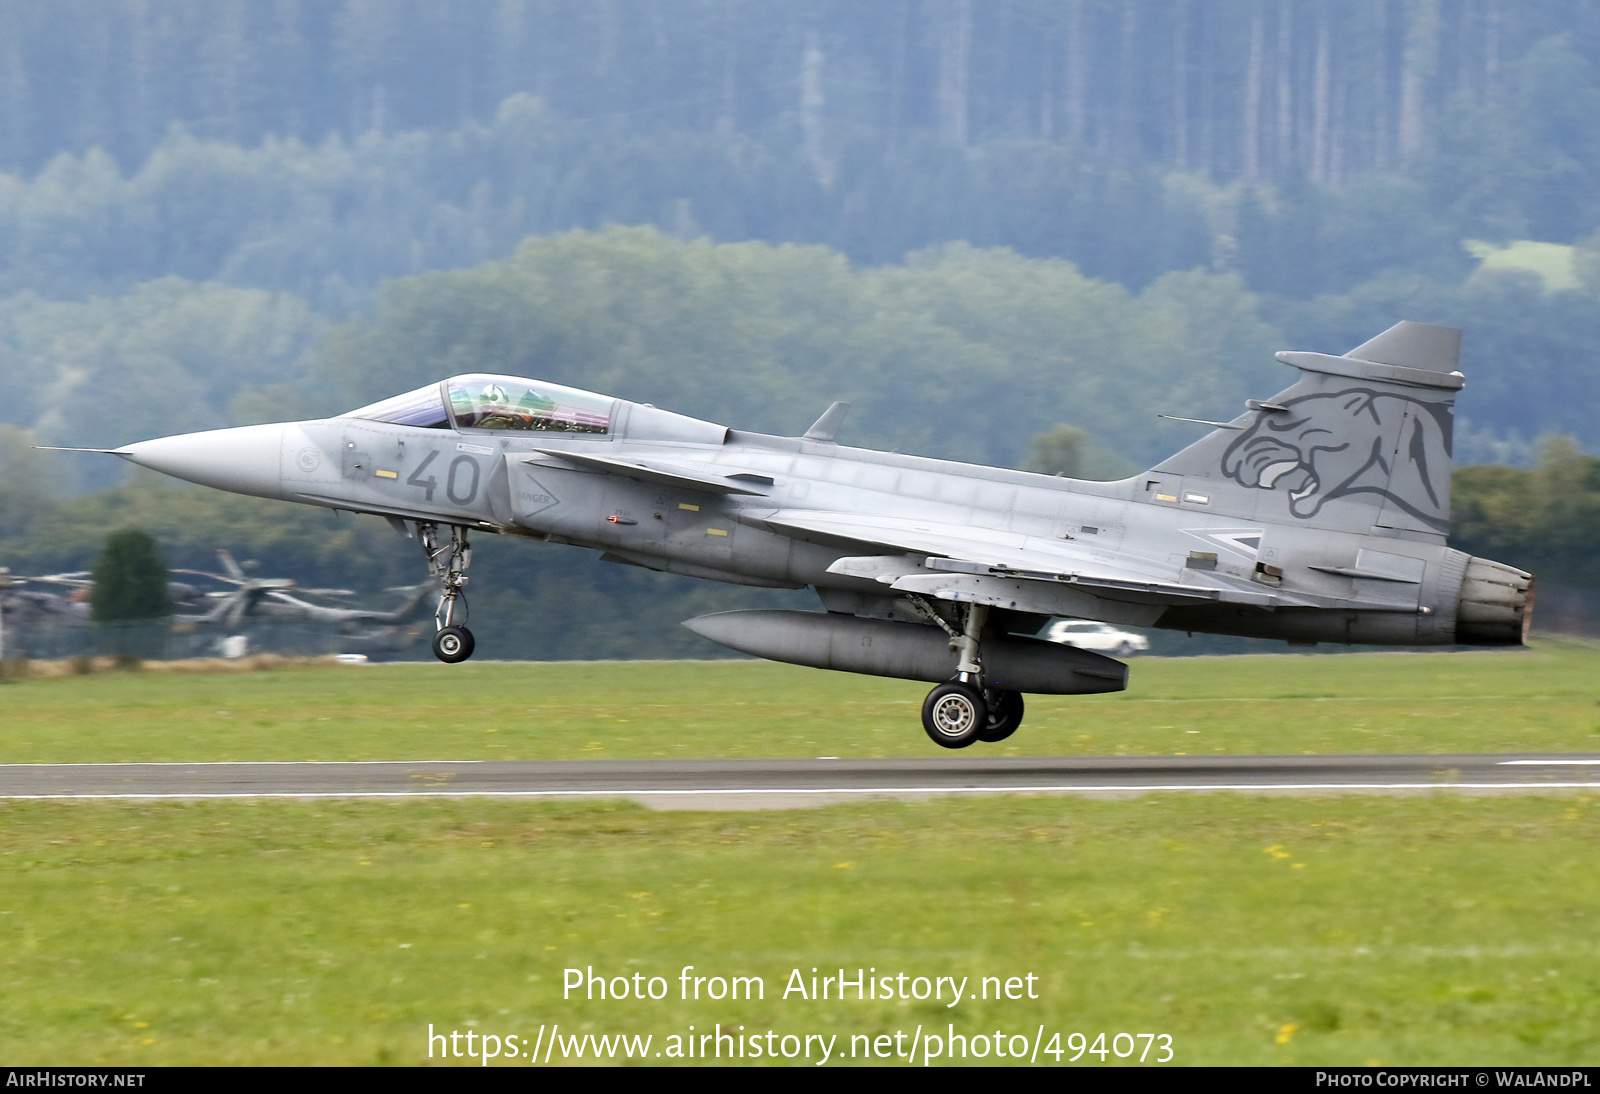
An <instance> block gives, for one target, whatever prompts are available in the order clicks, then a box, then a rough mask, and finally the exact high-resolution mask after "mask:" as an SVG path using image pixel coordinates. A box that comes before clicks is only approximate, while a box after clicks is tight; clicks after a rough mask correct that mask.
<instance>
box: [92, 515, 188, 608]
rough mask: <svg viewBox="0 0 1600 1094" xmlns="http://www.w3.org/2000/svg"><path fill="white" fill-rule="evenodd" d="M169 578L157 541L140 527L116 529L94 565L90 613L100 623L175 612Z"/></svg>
mask: <svg viewBox="0 0 1600 1094" xmlns="http://www.w3.org/2000/svg"><path fill="white" fill-rule="evenodd" d="M167 580H168V574H167V566H166V563H164V562H162V561H161V557H160V556H159V555H158V554H157V553H156V541H155V540H153V539H151V538H150V536H149V535H148V534H147V533H144V532H141V531H139V530H138V529H137V528H125V529H123V530H122V531H120V532H113V533H111V535H110V536H108V537H106V546H105V550H104V551H102V552H101V553H100V561H99V562H98V563H97V564H96V565H95V568H94V590H93V591H92V592H91V593H90V596H89V606H90V608H91V612H90V614H91V615H92V616H93V618H94V620H95V622H97V623H114V622H119V621H122V620H128V619H159V618H161V617H162V616H168V615H171V614H172V598H171V596H170V595H169V594H168V592H167Z"/></svg>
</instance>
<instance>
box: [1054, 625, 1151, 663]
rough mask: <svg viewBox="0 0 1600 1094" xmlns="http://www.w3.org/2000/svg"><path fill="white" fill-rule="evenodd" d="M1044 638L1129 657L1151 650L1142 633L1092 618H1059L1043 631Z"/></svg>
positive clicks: (1116, 655) (1115, 655) (1065, 644)
mask: <svg viewBox="0 0 1600 1094" xmlns="http://www.w3.org/2000/svg"><path fill="white" fill-rule="evenodd" d="M1044 637H1045V639H1046V640H1048V641H1050V642H1059V643H1061V644H1062V645H1063V646H1076V647H1077V648H1078V649H1080V650H1093V651H1094V652H1095V653H1109V654H1110V655H1111V656H1113V657H1130V656H1132V655H1133V654H1136V653H1144V652H1146V651H1147V650H1149V649H1150V639H1148V638H1146V637H1145V636H1144V635H1142V634H1135V633H1133V632H1132V631H1124V630H1119V629H1117V628H1116V627H1113V626H1112V625H1111V624H1109V623H1096V622H1095V621H1094V620H1092V619H1062V620H1058V621H1057V622H1055V623H1052V624H1050V626H1049V628H1048V629H1046V630H1045V632H1044Z"/></svg>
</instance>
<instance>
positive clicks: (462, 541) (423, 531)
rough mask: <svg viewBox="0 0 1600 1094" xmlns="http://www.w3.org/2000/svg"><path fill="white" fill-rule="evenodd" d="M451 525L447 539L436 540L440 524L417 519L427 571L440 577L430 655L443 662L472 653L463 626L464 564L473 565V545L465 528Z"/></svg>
mask: <svg viewBox="0 0 1600 1094" xmlns="http://www.w3.org/2000/svg"><path fill="white" fill-rule="evenodd" d="M449 527H450V541H449V542H448V543H445V544H440V542H439V526H438V525H437V524H434V523H432V522H431V521H418V522H417V540H418V542H420V543H421V544H422V554H423V557H425V558H426V559H427V560H428V574H429V576H431V577H436V578H438V579H439V586H440V593H439V607H438V609H437V610H436V611H435V612H434V613H433V621H434V626H435V627H436V628H437V633H435V634H434V636H433V655H434V656H435V657H437V658H438V659H439V660H441V661H443V662H445V663H446V664H451V665H453V664H456V663H457V662H460V661H465V660H466V659H467V658H469V657H471V656H472V650H473V647H474V646H475V645H476V643H475V642H474V641H473V638H472V632H471V631H469V630H468V629H467V627H466V622H467V595H466V593H465V591H464V586H465V585H466V583H467V574H466V570H467V567H468V566H470V565H471V564H472V545H471V544H469V543H468V542H467V530H466V529H465V528H463V527H461V526H460V525H459V524H452V525H450V526H449Z"/></svg>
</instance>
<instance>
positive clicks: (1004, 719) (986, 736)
mask: <svg viewBox="0 0 1600 1094" xmlns="http://www.w3.org/2000/svg"><path fill="white" fill-rule="evenodd" d="M983 698H984V705H985V707H987V708H988V711H989V717H988V719H987V720H986V721H985V722H984V726H983V731H982V732H981V733H979V734H978V740H980V741H988V742H990V743H991V744H992V743H993V742H995V741H1003V740H1005V739H1006V738H1007V737H1009V736H1011V735H1012V734H1013V733H1015V732H1016V731H1017V727H1018V726H1020V725H1021V724H1022V712H1023V703H1022V693H1021V692H1019V691H986V692H984V694H983Z"/></svg>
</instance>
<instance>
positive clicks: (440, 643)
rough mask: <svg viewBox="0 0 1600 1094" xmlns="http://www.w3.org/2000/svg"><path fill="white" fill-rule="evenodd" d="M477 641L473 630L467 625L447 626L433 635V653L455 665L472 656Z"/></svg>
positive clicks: (445, 661)
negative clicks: (466, 626)
mask: <svg viewBox="0 0 1600 1094" xmlns="http://www.w3.org/2000/svg"><path fill="white" fill-rule="evenodd" d="M474 645H476V643H475V642H474V641H473V638H472V632H471V631H469V630H467V628H465V627H446V628H444V629H443V630H441V631H440V632H439V633H438V634H436V635H434V636H433V655H434V656H435V657H437V658H438V659H439V660H441V661H443V662H444V663H445V664H447V665H454V664H457V663H458V662H461V661H465V660H466V659H467V658H469V657H471V656H472V649H473V646H474Z"/></svg>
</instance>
